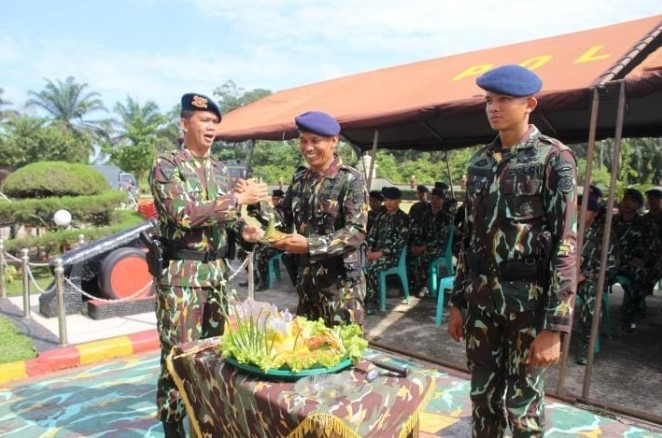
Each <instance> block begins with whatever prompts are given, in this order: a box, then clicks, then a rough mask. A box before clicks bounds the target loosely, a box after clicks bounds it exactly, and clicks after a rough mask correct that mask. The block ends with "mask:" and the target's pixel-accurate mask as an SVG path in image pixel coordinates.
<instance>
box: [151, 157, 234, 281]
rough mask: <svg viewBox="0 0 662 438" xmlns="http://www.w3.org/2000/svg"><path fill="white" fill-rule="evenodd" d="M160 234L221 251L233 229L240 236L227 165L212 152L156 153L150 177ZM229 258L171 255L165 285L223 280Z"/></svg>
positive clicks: (185, 245)
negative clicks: (177, 257) (205, 259)
mask: <svg viewBox="0 0 662 438" xmlns="http://www.w3.org/2000/svg"><path fill="white" fill-rule="evenodd" d="M149 182H150V188H151V191H152V195H153V196H154V205H155V206H156V209H157V212H158V216H159V226H160V231H161V238H162V239H163V240H164V241H165V242H167V243H168V244H170V245H172V246H174V247H176V248H179V249H187V250H193V251H200V252H205V251H219V250H223V249H224V248H226V247H227V244H228V238H229V234H228V233H230V235H232V236H234V237H235V238H236V237H237V236H238V235H240V227H241V226H243V222H239V221H238V220H237V210H238V205H237V199H236V197H235V196H234V195H233V194H232V193H231V190H232V187H231V186H230V184H231V180H230V177H229V176H228V174H227V170H226V168H225V166H224V165H223V164H222V163H221V162H219V161H217V160H216V159H214V158H213V157H204V158H199V157H195V156H193V155H192V154H191V152H190V151H189V150H188V149H186V148H185V147H184V148H182V149H180V150H176V151H172V152H168V153H165V154H162V155H160V156H158V157H157V158H156V160H155V162H154V165H153V167H152V171H151V174H150V176H149ZM225 269H226V267H225V262H224V261H223V260H222V259H217V260H214V261H211V262H200V261H195V260H170V262H169V263H168V266H167V268H166V269H165V270H164V274H163V276H162V277H161V280H160V283H161V284H169V285H173V286H180V285H184V286H201V287H204V286H211V285H216V284H218V282H220V281H221V279H222V275H223V273H224V272H225Z"/></svg>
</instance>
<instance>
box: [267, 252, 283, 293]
mask: <svg viewBox="0 0 662 438" xmlns="http://www.w3.org/2000/svg"><path fill="white" fill-rule="evenodd" d="M282 256H283V253H282V252H279V253H278V254H275V255H272V256H271V257H269V260H267V277H268V278H269V280H268V288H269V289H271V288H273V285H274V281H276V280H278V281H280V259H281V257H282Z"/></svg>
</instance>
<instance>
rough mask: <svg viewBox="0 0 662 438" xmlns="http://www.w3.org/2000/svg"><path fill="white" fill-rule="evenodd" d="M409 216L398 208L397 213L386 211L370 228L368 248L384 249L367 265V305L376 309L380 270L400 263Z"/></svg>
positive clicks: (406, 235) (406, 236)
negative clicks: (381, 254) (379, 255)
mask: <svg viewBox="0 0 662 438" xmlns="http://www.w3.org/2000/svg"><path fill="white" fill-rule="evenodd" d="M408 233H409V216H407V213H405V212H404V211H402V210H400V209H398V211H396V212H395V214H389V213H388V212H386V211H385V212H384V213H383V214H380V215H379V216H378V217H377V220H376V221H375V224H374V225H373V226H372V228H371V229H370V234H368V238H367V243H368V250H372V251H382V253H383V256H382V257H380V258H378V259H376V260H371V261H369V262H368V264H367V265H366V286H367V289H366V297H365V304H366V307H370V308H371V309H376V308H377V304H378V301H379V297H378V295H379V293H378V291H379V272H380V271H383V270H386V269H389V268H391V267H393V266H396V265H397V264H398V259H399V258H400V253H401V251H402V248H403V247H404V246H405V245H406V244H407V239H408Z"/></svg>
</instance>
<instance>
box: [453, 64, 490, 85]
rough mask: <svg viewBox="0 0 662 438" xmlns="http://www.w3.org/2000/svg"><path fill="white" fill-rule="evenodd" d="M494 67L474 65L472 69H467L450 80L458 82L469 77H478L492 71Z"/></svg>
mask: <svg viewBox="0 0 662 438" xmlns="http://www.w3.org/2000/svg"><path fill="white" fill-rule="evenodd" d="M493 67H494V64H483V65H474V66H472V67H469V68H468V69H466V70H465V71H463V72H462V73H460V74H459V75H457V76H455V77H454V78H453V79H452V80H453V81H459V80H460V79H463V78H466V77H469V76H478V75H481V74H483V73H485V72H486V71H488V70H490V69H492V68H493Z"/></svg>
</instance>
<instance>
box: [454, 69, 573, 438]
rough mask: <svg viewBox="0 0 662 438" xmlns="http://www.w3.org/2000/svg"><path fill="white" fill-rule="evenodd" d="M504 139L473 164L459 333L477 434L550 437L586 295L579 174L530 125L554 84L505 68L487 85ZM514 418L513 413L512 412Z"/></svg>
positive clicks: (491, 115) (494, 123)
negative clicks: (548, 404) (547, 399)
mask: <svg viewBox="0 0 662 438" xmlns="http://www.w3.org/2000/svg"><path fill="white" fill-rule="evenodd" d="M476 84H477V85H478V87H480V88H482V89H483V90H484V91H485V112H486V115H487V121H488V123H489V124H490V126H491V127H492V129H494V130H495V131H496V132H497V134H498V135H497V136H496V138H495V139H494V140H493V141H492V142H491V143H490V144H488V145H487V146H485V147H484V148H482V149H481V150H480V151H479V152H477V153H476V154H475V155H474V156H473V157H472V158H471V160H470V161H469V168H468V172H467V188H466V194H465V198H464V206H465V213H464V220H463V222H464V223H463V224H462V228H463V229H464V230H466V234H465V236H464V239H463V251H462V254H461V257H460V261H459V263H458V269H457V275H456V279H455V285H454V288H453V292H452V295H451V310H450V317H449V323H448V331H449V333H450V335H451V337H452V338H453V339H454V340H456V341H460V340H463V339H466V351H467V365H468V367H469V369H470V370H471V375H472V376H471V400H472V404H473V410H472V413H473V421H472V427H473V436H503V434H504V431H505V428H506V427H507V425H510V427H511V428H512V431H513V436H542V435H543V433H544V404H543V403H544V387H545V385H544V371H545V368H546V367H549V366H551V365H553V364H554V363H555V362H556V361H558V359H559V357H560V354H561V333H564V332H569V331H570V328H571V323H572V303H573V295H574V293H575V290H576V279H577V278H576V277H577V265H576V263H577V248H576V228H577V227H576V223H577V218H576V205H577V190H576V187H577V184H576V180H577V166H576V161H575V156H574V154H573V152H572V151H571V150H570V149H569V148H568V147H566V146H565V145H563V144H562V143H561V142H560V141H558V140H556V139H554V138H551V137H547V136H545V135H543V134H542V133H541V132H540V131H539V130H538V128H536V126H535V125H533V124H530V123H529V117H530V115H531V113H532V112H533V111H534V110H535V109H536V106H537V104H538V100H537V99H536V97H535V95H536V93H538V92H539V91H540V89H541V88H542V81H541V80H540V78H539V77H538V76H537V75H536V74H535V73H534V72H532V71H531V70H529V69H526V68H524V67H521V66H518V65H504V66H501V67H497V68H495V69H493V70H490V71H488V72H487V73H485V74H483V75H482V76H480V77H479V78H478V79H477V80H476ZM504 412H505V413H506V415H504Z"/></svg>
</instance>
